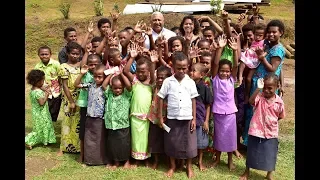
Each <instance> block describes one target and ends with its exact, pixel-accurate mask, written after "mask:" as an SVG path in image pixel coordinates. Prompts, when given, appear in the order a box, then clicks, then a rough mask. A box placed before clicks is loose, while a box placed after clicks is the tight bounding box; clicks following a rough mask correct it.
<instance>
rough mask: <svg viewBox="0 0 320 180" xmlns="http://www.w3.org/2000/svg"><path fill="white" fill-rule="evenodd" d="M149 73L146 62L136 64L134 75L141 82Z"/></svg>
mask: <svg viewBox="0 0 320 180" xmlns="http://www.w3.org/2000/svg"><path fill="white" fill-rule="evenodd" d="M149 74H150V71H149V67H147V64H140V65H137V71H136V75H137V78H138V80H139V81H141V82H143V81H145V80H147V79H148V76H149Z"/></svg>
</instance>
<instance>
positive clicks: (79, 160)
mask: <svg viewBox="0 0 320 180" xmlns="http://www.w3.org/2000/svg"><path fill="white" fill-rule="evenodd" d="M77 161H78V163H80V164H82V163H83V157H81V156H80V157H79V158H78V160H77Z"/></svg>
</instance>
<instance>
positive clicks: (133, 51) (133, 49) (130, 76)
mask: <svg viewBox="0 0 320 180" xmlns="http://www.w3.org/2000/svg"><path fill="white" fill-rule="evenodd" d="M137 49H138V45H136V44H131V46H130V47H129V51H130V54H129V55H130V58H129V60H128V62H127V64H126V65H125V66H124V68H123V74H124V75H126V76H127V78H128V79H129V80H130V82H132V81H133V78H134V75H133V74H132V73H131V72H130V67H131V65H132V62H133V60H134V58H136V57H137V56H138V51H137Z"/></svg>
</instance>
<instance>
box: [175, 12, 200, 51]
mask: <svg viewBox="0 0 320 180" xmlns="http://www.w3.org/2000/svg"><path fill="white" fill-rule="evenodd" d="M179 29H180V32H181V35H182V37H184V39H185V40H186V41H187V44H189V45H190V46H191V45H192V44H196V41H197V40H198V39H199V32H200V25H199V22H198V20H197V19H196V18H194V17H193V16H192V15H188V16H185V17H184V18H183V19H182V21H181V24H180V27H179Z"/></svg>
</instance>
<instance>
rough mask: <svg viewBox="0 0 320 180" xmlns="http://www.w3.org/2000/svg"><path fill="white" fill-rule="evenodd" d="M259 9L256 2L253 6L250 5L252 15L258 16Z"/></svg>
mask: <svg viewBox="0 0 320 180" xmlns="http://www.w3.org/2000/svg"><path fill="white" fill-rule="evenodd" d="M259 11H260V8H259V7H258V5H257V4H256V5H255V6H252V12H253V15H254V16H258V14H259Z"/></svg>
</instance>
